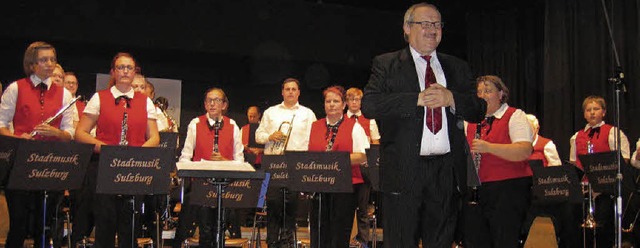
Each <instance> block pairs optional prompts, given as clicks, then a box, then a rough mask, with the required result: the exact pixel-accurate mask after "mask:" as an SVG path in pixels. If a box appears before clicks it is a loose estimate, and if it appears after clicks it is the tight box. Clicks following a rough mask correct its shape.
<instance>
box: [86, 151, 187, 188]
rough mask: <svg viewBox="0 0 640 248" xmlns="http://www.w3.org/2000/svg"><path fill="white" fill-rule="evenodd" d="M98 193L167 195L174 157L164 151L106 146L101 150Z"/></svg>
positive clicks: (170, 152)
mask: <svg viewBox="0 0 640 248" xmlns="http://www.w3.org/2000/svg"><path fill="white" fill-rule="evenodd" d="M100 150H101V151H100V161H99V165H98V182H97V186H96V192H97V193H99V194H122V195H151V194H154V195H155V194H167V193H168V192H169V187H170V180H171V179H170V178H169V172H170V170H171V167H172V164H173V161H174V160H175V156H174V155H173V150H171V151H169V150H168V149H166V148H151V147H132V146H106V145H103V146H102V147H101V149H100Z"/></svg>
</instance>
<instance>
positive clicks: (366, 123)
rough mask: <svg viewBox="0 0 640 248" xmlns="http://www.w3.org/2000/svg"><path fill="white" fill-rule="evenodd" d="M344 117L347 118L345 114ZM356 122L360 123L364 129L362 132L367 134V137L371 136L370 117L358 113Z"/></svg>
mask: <svg viewBox="0 0 640 248" xmlns="http://www.w3.org/2000/svg"><path fill="white" fill-rule="evenodd" d="M352 116H354V115H352ZM344 118H349V116H347V114H344ZM358 123H360V126H362V129H364V133H366V134H367V137H369V138H371V119H367V118H366V117H364V115H360V116H358Z"/></svg>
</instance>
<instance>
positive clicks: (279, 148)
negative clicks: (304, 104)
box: [264, 114, 296, 155]
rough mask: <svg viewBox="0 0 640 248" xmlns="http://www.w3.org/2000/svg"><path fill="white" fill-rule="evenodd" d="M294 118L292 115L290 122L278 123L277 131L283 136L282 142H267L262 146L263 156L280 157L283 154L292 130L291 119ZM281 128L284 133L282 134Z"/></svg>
mask: <svg viewBox="0 0 640 248" xmlns="http://www.w3.org/2000/svg"><path fill="white" fill-rule="evenodd" d="M294 118H296V115H295V114H294V115H293V117H291V121H283V122H282V123H280V126H279V127H278V131H280V132H282V133H284V134H285V138H284V141H282V140H281V141H267V143H266V144H265V145H264V154H267V155H282V154H284V150H285V149H286V148H287V144H289V136H291V130H293V119H294ZM283 128H285V129H284V130H285V131H286V132H283Z"/></svg>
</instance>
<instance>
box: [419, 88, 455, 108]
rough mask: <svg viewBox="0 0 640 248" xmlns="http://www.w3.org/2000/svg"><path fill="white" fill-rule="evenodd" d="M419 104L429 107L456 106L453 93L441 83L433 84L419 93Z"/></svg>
mask: <svg viewBox="0 0 640 248" xmlns="http://www.w3.org/2000/svg"><path fill="white" fill-rule="evenodd" d="M418 106H423V107H428V108H440V107H449V106H451V107H455V103H454V101H453V94H452V93H451V91H449V90H448V89H447V88H445V87H444V86H442V85H439V84H432V85H430V86H429V87H428V88H426V89H425V90H423V91H422V92H420V94H419V95H418Z"/></svg>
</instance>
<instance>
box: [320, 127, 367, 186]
mask: <svg viewBox="0 0 640 248" xmlns="http://www.w3.org/2000/svg"><path fill="white" fill-rule="evenodd" d="M355 124H356V121H355V120H354V119H351V118H344V119H343V121H342V124H340V127H338V134H337V135H336V139H335V140H334V142H333V148H332V149H331V150H332V151H341V152H349V153H352V152H353V138H352V135H351V133H352V132H353V126H354V125H355ZM326 134H327V118H322V119H320V120H317V121H315V122H313V123H312V124H311V137H309V151H317V152H324V151H326V149H327V143H329V140H328V139H327V137H326ZM329 139H330V137H329ZM351 182H352V183H353V184H360V183H364V180H363V179H362V173H361V172H360V165H359V164H352V165H351Z"/></svg>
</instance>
